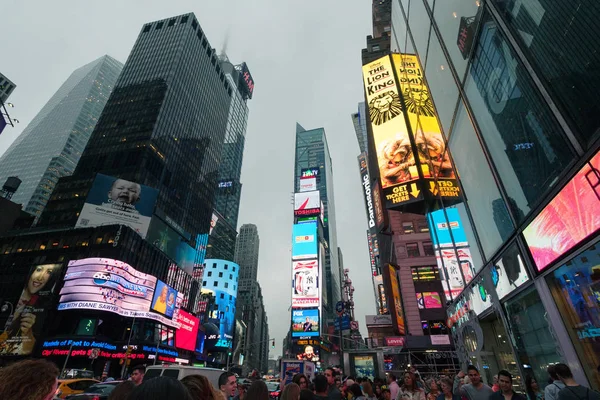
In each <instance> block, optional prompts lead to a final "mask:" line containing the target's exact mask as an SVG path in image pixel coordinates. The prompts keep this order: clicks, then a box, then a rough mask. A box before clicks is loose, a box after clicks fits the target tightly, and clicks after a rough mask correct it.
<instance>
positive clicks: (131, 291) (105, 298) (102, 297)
mask: <svg viewBox="0 0 600 400" xmlns="http://www.w3.org/2000/svg"><path fill="white" fill-rule="evenodd" d="M64 280H65V283H64V286H63V288H62V289H61V290H60V302H59V305H58V309H59V310H74V309H79V310H99V311H108V312H112V313H115V314H119V315H122V316H125V317H136V318H146V319H152V320H155V321H159V322H161V323H163V324H165V325H168V326H173V327H176V328H177V327H179V324H178V323H177V322H176V321H174V320H171V319H170V318H166V317H164V316H163V315H160V314H157V313H154V312H150V306H151V305H152V303H153V299H154V288H155V286H156V283H157V281H158V280H157V279H156V277H154V276H153V275H149V274H144V273H142V272H139V271H137V270H136V269H134V268H133V267H132V266H131V265H129V264H127V263H124V262H122V261H118V260H113V259H110V258H85V259H82V260H72V261H69V266H68V268H67V272H66V274H65V278H64ZM167 295H168V291H167ZM176 297H177V295H175V298H176Z"/></svg>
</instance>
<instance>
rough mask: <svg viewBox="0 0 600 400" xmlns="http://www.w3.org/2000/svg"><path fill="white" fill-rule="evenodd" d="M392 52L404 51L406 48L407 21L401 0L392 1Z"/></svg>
mask: <svg viewBox="0 0 600 400" xmlns="http://www.w3.org/2000/svg"><path fill="white" fill-rule="evenodd" d="M391 36H392V37H391V50H392V52H398V53H402V52H404V50H405V48H406V21H405V19H404V15H403V14H402V10H401V6H400V1H399V0H394V1H393V2H392V34H391Z"/></svg>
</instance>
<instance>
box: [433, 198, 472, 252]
mask: <svg viewBox="0 0 600 400" xmlns="http://www.w3.org/2000/svg"><path fill="white" fill-rule="evenodd" d="M446 215H448V220H446ZM446 215H444V210H438V211H434V212H432V213H429V215H428V218H429V220H430V225H431V227H432V229H434V230H435V235H431V239H432V241H433V244H434V246H435V248H439V247H452V246H453V244H452V238H454V245H456V246H457V247H461V246H468V245H469V242H468V241H467V235H466V234H465V230H464V229H463V224H462V221H461V220H460V215H459V214H458V209H456V208H446ZM450 232H452V234H450Z"/></svg>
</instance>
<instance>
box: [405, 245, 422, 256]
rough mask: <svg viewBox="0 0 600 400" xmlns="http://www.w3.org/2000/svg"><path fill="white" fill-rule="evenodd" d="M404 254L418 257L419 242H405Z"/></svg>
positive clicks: (419, 254)
mask: <svg viewBox="0 0 600 400" xmlns="http://www.w3.org/2000/svg"><path fill="white" fill-rule="evenodd" d="M406 254H408V256H409V257H419V256H421V253H419V244H418V243H406Z"/></svg>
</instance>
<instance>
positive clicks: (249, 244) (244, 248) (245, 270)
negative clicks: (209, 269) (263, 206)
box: [235, 224, 260, 290]
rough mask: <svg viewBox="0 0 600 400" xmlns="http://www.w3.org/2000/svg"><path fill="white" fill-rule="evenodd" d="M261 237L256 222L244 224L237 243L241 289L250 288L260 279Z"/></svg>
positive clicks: (236, 257)
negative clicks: (259, 254)
mask: <svg viewBox="0 0 600 400" xmlns="http://www.w3.org/2000/svg"><path fill="white" fill-rule="evenodd" d="M259 248H260V237H259V236H258V228H257V227H256V225H254V224H244V225H242V227H241V228H240V234H239V235H238V237H237V241H236V243H235V262H236V263H238V264H239V265H240V289H241V290H248V289H250V288H251V287H252V286H253V285H255V284H256V283H257V281H258V252H259Z"/></svg>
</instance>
